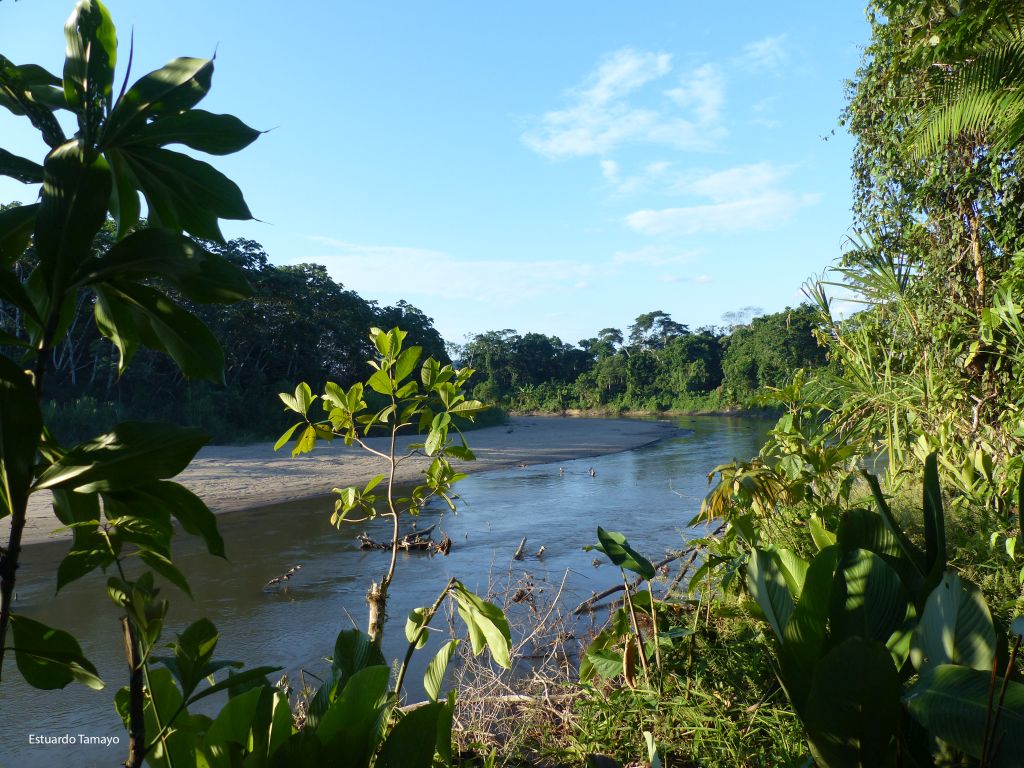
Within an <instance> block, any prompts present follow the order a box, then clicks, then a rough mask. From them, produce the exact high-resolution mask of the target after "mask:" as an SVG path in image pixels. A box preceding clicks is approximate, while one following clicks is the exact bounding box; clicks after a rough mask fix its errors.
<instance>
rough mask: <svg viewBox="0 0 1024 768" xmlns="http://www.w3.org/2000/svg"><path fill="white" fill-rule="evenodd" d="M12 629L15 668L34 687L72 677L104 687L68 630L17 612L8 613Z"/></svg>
mask: <svg viewBox="0 0 1024 768" xmlns="http://www.w3.org/2000/svg"><path fill="white" fill-rule="evenodd" d="M11 631H12V633H13V636H14V657H15V661H16V663H17V665H18V669H19V670H20V671H21V674H22V676H23V677H24V678H25V681H26V682H27V683H28V684H29V685H31V686H32V687H33V688H41V689H43V690H53V689H55V688H63V687H64V686H66V685H67V684H68V683H70V682H72V681H78V682H80V683H82V684H84V685H87V686H89V687H90V688H93V689H95V690H99V689H101V688H102V687H103V681H102V680H100V679H99V677H97V676H96V667H94V666H93V665H92V664H90V663H89V660H88V659H86V658H85V656H83V655H82V648H81V646H79V645H78V641H77V640H75V638H74V637H72V636H71V635H69V634H68V633H67V632H63V631H61V630H59V629H53V628H51V627H48V626H46V625H45V624H41V623H39V622H38V621H34V620H33V619H29V618H26V617H25V616H20V615H18V614H12V615H11Z"/></svg>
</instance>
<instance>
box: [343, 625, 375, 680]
mask: <svg viewBox="0 0 1024 768" xmlns="http://www.w3.org/2000/svg"><path fill="white" fill-rule="evenodd" d="M332 665H333V667H334V669H336V670H338V672H339V674H340V679H339V682H340V685H341V686H344V685H345V681H347V680H348V679H349V678H350V677H352V675H354V674H355V673H356V672H359V671H360V670H362V669H365V668H367V667H375V666H381V665H383V666H387V662H386V661H385V660H384V655H383V654H382V653H381V652H380V648H378V647H377V646H376V645H375V644H374V642H373V641H372V640H371V639H370V636H369V635H368V634H366V633H365V632H360V631H359V630H358V629H346V630H342V631H341V632H339V633H338V637H337V639H336V640H335V641H334V658H333V660H332Z"/></svg>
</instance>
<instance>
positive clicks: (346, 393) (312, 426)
mask: <svg viewBox="0 0 1024 768" xmlns="http://www.w3.org/2000/svg"><path fill="white" fill-rule="evenodd" d="M406 335H407V334H406V333H405V331H402V330H400V329H399V328H393V329H391V330H390V331H382V330H380V329H379V328H373V329H371V331H370V340H371V341H372V342H373V345H374V348H375V349H376V350H377V357H376V358H375V359H374V360H371V361H369V365H370V367H371V368H373V369H374V373H373V374H372V375H371V376H370V377H369V378H368V379H367V380H366V382H365V383H362V382H359V383H356V384H353V385H352V386H351V387H349V388H348V389H347V390H346V389H344V388H343V387H340V386H338V385H337V384H335V383H333V382H327V384H326V386H325V387H324V393H323V395H321V396H320V398H319V399H320V401H321V403H322V405H323V411H324V413H325V414H326V418H325V419H322V420H319V421H314V420H313V419H312V418H311V416H310V413H309V409H310V407H311V406H312V405H313V403H314V402H315V401H316V400H317V397H316V396H315V395H313V392H312V390H311V389H310V387H309V385H308V384H306V383H305V382H303V383H301V384H299V385H298V386H297V387H296V388H295V393H294V394H288V393H282V394H281V400H282V402H284V404H285V408H286V409H287V410H290V411H293V412H294V413H297V414H298V415H299V416H300V417H301V418H302V421H299V422H297V423H296V424H294V425H292V426H291V427H289V428H288V430H287V431H286V432H285V433H284V434H283V435H281V438H280V439H279V440H278V441H277V444H276V445H275V446H274V448H275V450H276V449H280V448H281V447H283V446H284V445H285V444H286V443H287V442H288V441H289V440H291V439H292V437H293V436H294V435H295V434H296V432H298V437H297V438H295V446H294V447H293V449H292V455H293V456H298V455H300V454H303V453H308V452H309V451H312V450H313V448H314V447H315V446H316V443H317V441H318V440H327V441H331V440H334V439H335V438H340V439H342V440H344V442H345V444H346V445H352V444H353V443H354V444H356V445H358V446H359V447H360V448H362V449H363V450H365V451H367V452H369V453H371V454H373V455H374V456H377V457H378V458H380V459H381V460H382V462H383V463H384V465H385V468H386V471H385V472H384V473H382V474H379V475H377V476H375V477H374V478H373V479H372V480H370V481H369V482H368V483H367V484H366V485H365V486H363V487H362V488H358V487H355V486H353V487H349V488H336V489H335V491H334V492H335V493H336V494H337V496H338V499H337V501H336V502H335V505H334V514H333V515H332V516H331V524H332V525H334V526H336V527H338V528H341V526H342V525H343V524H344V523H364V522H366V521H368V520H372V519H374V518H376V517H377V516H378V515H381V516H383V517H386V518H390V520H391V542H390V544H389V545H388V547H387V548H388V549H389V550H390V554H391V559H390V562H389V564H388V568H387V571H386V572H385V573H384V576H383V577H382V578H381V580H380V581H379V582H378V581H374V582H373V583H372V584H371V586H370V590H369V592H368V594H367V596H366V599H367V602H368V603H369V618H368V622H367V624H368V629H367V632H368V634H369V635H370V637H371V638H373V642H374V643H375V644H377V645H378V646H379V645H380V642H381V635H382V632H383V628H384V621H385V618H386V611H387V601H388V589H389V588H390V586H391V581H392V579H393V578H394V575H395V564H396V562H397V560H398V550H399V548H400V545H401V541H400V535H399V528H400V524H401V520H402V518H404V517H406V516H413V517H415V516H416V515H418V514H419V511H420V509H421V508H422V507H423V506H424V505H425V504H426V503H427V502H428V501H429V500H430V499H431V498H432V497H435V496H436V497H440V498H441V499H443V500H444V501H445V503H447V504H448V506H449V508H451V510H452V511H453V512H454V511H455V504H454V502H453V501H452V499H451V496H450V495H449V492H450V490H451V487H452V484H453V483H455V482H456V481H458V480H460V479H462V478H463V477H465V475H464V474H461V473H459V472H456V471H455V470H454V469H453V468H452V465H451V462H450V460H449V459H450V458H457V459H461V460H463V461H472V460H474V459H475V458H476V457H475V456H474V455H473V452H472V451H471V450H470V449H469V446H468V445H466V441H465V438H463V437H462V433H461V432H460V431H459V428H458V425H457V424H456V422H455V419H456V418H464V419H467V420H469V421H472V420H473V417H474V416H475V415H476V414H477V413H479V412H480V411H482V410H484V405H483V404H482V403H481V402H479V401H478V400H467V399H466V395H465V393H464V392H463V391H462V390H463V387H464V386H465V384H466V382H467V381H468V380H469V378H470V377H471V376H472V375H473V369H471V368H461V369H458V370H456V369H454V368H452V366H450V365H444V366H442V365H441V364H440V363H439V362H438V361H437V360H435V359H434V358H432V357H428V358H427V359H426V360H425V361H423V364H422V365H419V360H420V356H421V355H422V352H423V350H422V349H421V348H420V347H418V346H413V347H408V348H404V349H403V342H404V341H405V337H406ZM417 366H419V377H418V379H417V378H413V374H414V373H415V372H416V370H417ZM300 428H301V431H299V430H300ZM414 430H415V431H414ZM452 430H454V431H455V433H456V434H457V435H458V436H459V440H458V442H456V441H455V439H454V438H453V437H452V436H451V435H450V432H451V431H452ZM375 432H376V433H377V434H383V435H384V436H385V437H386V439H387V445H386V448H385V449H384V450H378V449H376V448H374V447H373V446H371V445H370V444H369V443H367V442H366V439H365V438H367V437H369V436H370V435H371V434H373V433H375ZM403 433H408V434H417V433H418V434H420V435H423V436H424V440H423V442H414V443H411V444H409V445H407V446H406V447H405V448H404V449H400V448H399V443H398V438H399V435H400V434H403ZM414 456H427V457H431V458H432V459H433V460H432V461H431V463H430V465H429V466H428V467H427V469H426V471H425V472H424V476H425V479H424V482H423V483H421V484H420V485H417V486H416V487H415V488H413V489H412V491H410V492H409V494H408V495H407V496H397V495H396V487H395V481H396V477H397V473H398V468H399V466H400V465H401V464H403V463H404V462H406V461H408V460H409V459H411V458H413V457H414ZM382 482H383V483H384V484H385V485H384V488H385V494H384V498H383V500H382V501H383V504H384V508H383V510H379V509H378V507H377V504H378V497H377V495H376V494H375V493H373V491H374V490H375V489H376V488H377V487H378V486H379V485H380V484H381V483H382ZM353 513H355V514H357V515H361V516H360V517H355V518H353V517H350V515H352V514H353Z"/></svg>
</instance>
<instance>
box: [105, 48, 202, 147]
mask: <svg viewBox="0 0 1024 768" xmlns="http://www.w3.org/2000/svg"><path fill="white" fill-rule="evenodd" d="M212 79H213V61H211V60H209V59H193V58H185V57H183V58H178V59H174V60H173V61H171V62H170V63H168V64H166V65H165V66H163V67H161V68H160V69H157V70H154V71H153V72H150V73H149V74H148V75H145V76H144V77H141V78H139V80H138V81H137V82H136V83H135V84H134V85H132V87H131V88H129V89H128V90H127V91H126V92H125V94H124V96H122V97H121V98H120V99H118V101H117V103H116V104H115V105H114V109H113V112H112V113H111V115H110V118H109V120H108V121H107V128H106V131H105V133H104V136H103V146H104V148H108V147H115V146H117V145H118V142H119V140H120V139H121V138H122V136H124V137H125V139H128V138H130V134H131V133H132V132H133V131H135V130H138V129H140V128H141V127H142V125H143V124H144V123H145V122H146V120H147V119H152V118H155V117H158V116H160V115H164V114H176V113H179V112H183V111H185V110H188V109H191V108H192V107H194V106H195V105H196V104H198V103H199V102H200V101H201V100H202V98H203V97H204V96H205V95H206V94H207V93H208V92H209V90H210V83H211V81H212Z"/></svg>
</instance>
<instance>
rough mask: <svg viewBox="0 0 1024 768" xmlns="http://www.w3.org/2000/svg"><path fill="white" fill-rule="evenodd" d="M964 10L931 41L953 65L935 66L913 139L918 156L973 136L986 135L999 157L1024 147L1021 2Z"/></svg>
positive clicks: (999, 1) (995, 1)
mask: <svg viewBox="0 0 1024 768" xmlns="http://www.w3.org/2000/svg"><path fill="white" fill-rule="evenodd" d="M980 5H985V6H986V7H984V8H979V6H980ZM965 6H966V7H965V9H964V12H963V13H961V14H960V15H958V16H956V17H953V18H951V19H949V20H947V21H945V22H944V23H941V24H939V25H938V26H937V27H936V28H935V29H934V34H931V35H929V36H928V38H927V42H926V44H927V45H929V46H932V47H933V48H935V49H937V51H940V52H941V53H940V54H939V56H940V57H941V58H946V57H948V59H949V60H948V61H944V62H943V61H937V62H936V63H935V64H934V66H935V67H936V68H937V74H936V76H935V78H934V80H933V84H932V87H931V88H929V89H928V91H927V92H926V93H925V99H926V102H927V103H926V107H925V111H924V116H923V119H922V121H921V123H920V125H919V127H918V129H917V130H916V131H915V132H914V133H913V134H912V136H911V142H912V151H913V153H914V154H915V155H917V156H918V157H921V156H924V155H927V154H930V153H932V152H934V151H936V150H937V149H939V148H941V147H942V146H944V145H946V144H948V143H950V142H951V141H953V140H954V139H956V138H957V137H959V136H962V135H964V134H968V133H985V134H986V136H987V139H988V142H987V143H988V144H989V147H990V149H991V150H992V152H994V153H996V154H999V153H1003V152H1008V151H1010V150H1012V149H1015V148H1017V147H1020V146H1021V145H1022V144H1024V8H1022V7H1021V4H1020V2H1019V0H991V1H990V2H988V3H980V2H975V3H971V4H965Z"/></svg>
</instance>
